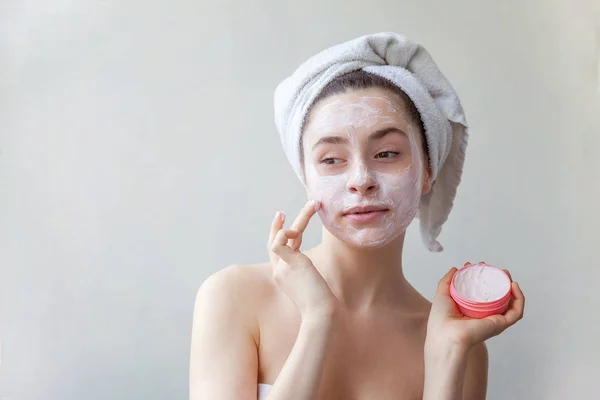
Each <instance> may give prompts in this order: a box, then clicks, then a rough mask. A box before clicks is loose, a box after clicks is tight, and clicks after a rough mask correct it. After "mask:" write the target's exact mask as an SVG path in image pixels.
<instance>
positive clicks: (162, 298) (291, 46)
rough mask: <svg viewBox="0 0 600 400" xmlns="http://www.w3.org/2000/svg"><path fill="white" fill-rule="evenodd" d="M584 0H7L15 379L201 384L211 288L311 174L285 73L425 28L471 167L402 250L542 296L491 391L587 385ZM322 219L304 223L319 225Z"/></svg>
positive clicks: (125, 392)
mask: <svg viewBox="0 0 600 400" xmlns="http://www.w3.org/2000/svg"><path fill="white" fill-rule="evenodd" d="M592 3H593V2H592V1H591V0H590V1H584V0H582V1H572V0H562V1H560V0H550V1H549V0H545V1H541V0H537V1H531V0H530V1H526V2H525V1H518V0H509V1H502V2H498V1H497V2H489V1H475V0H472V1H464V0H461V1H452V2H450V1H445V0H436V1H433V0H428V1H418V2H416V1H398V0H394V1H386V0H369V1H354V0H344V1H341V0H329V1H323V0H318V1H313V0H305V1H302V2H283V1H272V0H271V1H264V0H263V1H253V0H245V1H241V0H237V1H231V0H230V1H222V0H221V1H211V2H208V1H186V0H176V1H142V0H120V1H115V0H110V1H91V0H77V1H75V0H55V1H51V2H50V1H45V0H20V1H17V0H4V1H2V2H1V3H0V46H1V48H0V50H1V51H0V339H1V341H2V350H3V351H2V365H1V366H0V398H3V399H10V400H48V399H51V400H87V399H89V400H100V399H127V400H129V399H183V398H187V382H188V361H189V342H190V330H191V317H192V307H193V302H194V296H195V293H196V290H197V288H198V287H199V285H200V284H201V282H202V281H203V280H204V279H205V278H206V277H207V276H208V275H209V274H211V273H213V272H215V271H217V270H219V269H221V268H223V267H225V266H227V265H229V264H233V263H251V262H258V261H263V260H266V259H267V257H266V254H265V250H264V249H265V243H266V239H267V233H268V227H269V223H270V221H271V218H272V217H273V214H274V212H275V211H276V210H279V209H282V210H284V211H285V212H287V213H288V214H295V213H296V212H297V210H298V209H299V207H300V206H301V205H302V204H303V202H304V199H305V196H304V192H303V189H302V187H301V185H300V184H299V183H298V181H297V180H296V178H295V176H294V174H293V172H292V170H291V168H290V167H289V166H288V165H287V163H286V160H285V157H284V154H283V152H282V151H281V148H280V145H279V141H278V138H277V134H276V132H275V128H274V123H273V120H272V118H273V117H272V93H273V89H274V88H275V86H276V84H277V83H278V82H279V81H280V80H281V79H282V78H284V77H285V76H286V75H287V74H288V73H290V72H291V71H292V69H293V68H295V67H296V66H297V65H298V64H299V63H300V62H302V61H303V60H304V59H305V58H307V57H308V56H310V55H312V54H313V53H315V52H316V51H318V50H321V49H322V48H324V47H326V46H329V45H332V44H335V43H338V42H341V41H345V40H347V39H350V38H353V37H356V36H358V35H362V34H366V33H373V32H377V31H388V30H390V31H398V32H401V33H403V34H405V35H407V36H409V37H411V38H414V39H416V40H418V41H420V42H422V43H423V44H424V45H425V46H426V47H427V48H428V49H429V50H430V52H431V53H432V54H433V56H434V58H435V59H436V60H437V62H438V63H439V65H440V67H441V69H442V70H443V71H444V72H445V73H446V74H447V76H448V77H449V79H450V80H451V82H452V83H453V84H454V86H455V88H456V89H457V91H458V92H459V94H460V95H461V98H462V101H463V103H464V106H465V109H466V111H467V116H468V119H469V122H470V124H471V129H470V132H471V142H470V148H469V154H468V157H467V164H466V167H465V174H464V180H463V184H462V185H461V187H460V190H459V195H458V198H457V203H456V207H455V210H454V212H453V214H452V215H451V218H450V221H449V222H448V224H447V226H446V227H445V229H444V232H443V235H442V238H441V240H442V243H443V244H444V245H445V247H446V251H445V252H444V253H441V254H429V253H427V252H426V251H425V249H424V248H423V246H422V245H421V243H420V239H419V236H418V231H417V229H415V226H413V227H411V229H410V233H409V235H408V241H407V251H406V260H405V261H406V273H407V275H408V277H409V279H410V280H411V282H413V283H414V284H415V285H416V287H417V288H418V289H420V290H421V291H422V292H423V293H424V294H425V295H426V296H427V297H429V298H431V295H432V294H433V291H434V288H435V285H436V283H437V281H438V279H439V278H440V277H441V275H442V274H443V273H444V272H445V271H446V270H447V269H448V268H449V266H451V265H457V264H462V263H463V262H465V261H467V260H471V261H479V260H482V259H483V260H486V261H488V262H491V263H494V264H497V265H499V266H502V267H505V268H509V269H511V270H512V271H513V274H514V277H515V279H517V280H519V281H520V282H521V284H522V287H523V289H524V291H525V292H526V295H527V296H528V304H527V311H526V318H525V319H524V320H523V321H521V322H520V323H519V324H518V325H517V326H516V327H514V328H513V329H511V330H509V331H507V332H505V333H504V334H503V335H502V336H501V337H498V338H495V339H493V340H491V341H490V342H489V349H490V357H491V364H490V382H489V398H490V399H527V400H532V399H544V400H551V399H583V398H591V397H594V396H595V395H597V393H598V390H599V386H600V384H599V377H600V348H599V344H598V341H599V338H600V321H599V319H600V317H599V314H600V313H599V312H598V310H597V308H598V305H600V291H599V290H598V287H599V278H600V276H599V275H600V272H599V271H600V268H599V264H600V262H599V261H598V258H597V257H596V254H595V249H596V248H597V247H598V242H599V241H598V228H597V227H598V226H599V225H600V211H599V210H598V204H600V184H599V181H600V178H599V177H598V172H599V170H600V161H599V160H600V158H599V157H598V156H597V154H598V148H600V134H599V132H600V126H599V118H598V115H599V113H600V111H599V110H600V83H599V76H600V69H599V61H600V55H599V54H600V31H599V29H600V28H599V21H600V14H599V13H598V7H597V4H598V3H596V2H594V3H595V4H592ZM319 232H320V230H319V224H318V223H316V222H315V223H313V225H312V226H311V228H310V231H309V234H308V240H307V242H308V243H307V244H309V245H310V244H315V243H317V241H318V237H319Z"/></svg>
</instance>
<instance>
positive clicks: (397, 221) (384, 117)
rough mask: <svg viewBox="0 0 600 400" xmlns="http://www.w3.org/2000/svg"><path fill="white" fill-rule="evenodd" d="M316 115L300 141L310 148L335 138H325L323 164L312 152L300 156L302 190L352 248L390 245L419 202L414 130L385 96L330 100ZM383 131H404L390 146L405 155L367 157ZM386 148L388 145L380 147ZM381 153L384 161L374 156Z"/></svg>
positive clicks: (326, 223)
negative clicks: (304, 188)
mask: <svg viewBox="0 0 600 400" xmlns="http://www.w3.org/2000/svg"><path fill="white" fill-rule="evenodd" d="M315 111H316V112H315V118H314V119H313V121H311V122H310V124H309V125H308V126H307V132H306V135H307V141H306V142H305V143H307V144H310V145H311V146H314V144H315V143H318V142H319V141H322V140H323V138H324V137H332V136H333V137H338V139H335V140H327V141H328V142H330V143H333V144H332V145H330V148H329V149H328V151H327V152H326V153H327V154H326V155H325V156H324V157H325V163H324V162H323V158H321V157H316V158H315V157H314V154H313V157H306V158H305V159H306V160H307V161H306V163H305V168H306V170H305V171H306V186H307V191H308V194H309V197H310V198H312V199H314V200H318V201H320V202H321V204H322V207H321V209H320V211H319V216H320V218H321V220H322V222H323V225H324V226H325V228H326V229H327V230H328V231H329V232H331V233H332V234H333V235H334V236H336V237H337V238H339V239H340V240H343V241H345V242H347V243H349V244H352V245H353V246H356V247H370V248H374V247H380V246H383V245H385V244H388V243H390V242H391V241H393V240H394V239H396V238H397V237H398V236H400V235H401V234H402V233H403V232H405V231H406V228H407V227H408V225H409V224H410V222H411V221H412V220H413V218H414V217H415V215H416V213H417V209H418V205H419V200H420V198H421V194H422V178H423V163H422V159H421V153H420V151H419V145H418V141H417V136H416V134H417V133H418V132H416V130H415V129H414V128H413V127H411V125H410V124H409V123H407V121H406V119H405V118H404V113H403V109H402V108H401V107H399V106H396V105H394V103H393V102H392V101H390V99H388V98H387V97H385V96H382V97H368V96H362V97H359V96H354V98H353V99H347V98H342V99H334V100H332V101H329V102H326V103H325V104H323V105H322V106H321V107H318V108H317V109H315ZM386 128H390V129H391V132H388V135H400V133H398V131H394V129H397V130H400V131H402V132H403V133H402V135H404V137H403V139H402V140H401V141H398V140H396V141H395V142H393V141H392V142H393V143H402V145H400V146H396V147H395V148H398V147H402V153H409V154H400V155H398V154H393V153H394V152H393V151H383V152H380V153H377V154H371V153H373V152H370V150H369V148H368V146H370V144H369V140H373V139H372V137H373V136H372V135H373V133H374V132H382V131H384V130H385V129H386ZM375 140H377V139H375ZM381 140H385V139H381ZM336 142H337V143H336ZM392 147H393V146H392ZM375 148H377V146H376V147H375ZM386 148H389V146H387V147H386V146H383V148H382V149H383V150H385V149H386ZM315 149H316V147H315ZM311 151H312V150H311ZM315 151H316V150H315ZM388 153H389V154H388ZM381 154H383V156H384V157H383V158H379V156H380V155H381ZM390 155H391V157H389V156H390ZM327 157H329V158H327Z"/></svg>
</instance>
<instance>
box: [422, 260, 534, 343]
mask: <svg viewBox="0 0 600 400" xmlns="http://www.w3.org/2000/svg"><path fill="white" fill-rule="evenodd" d="M468 264H470V263H467V264H465V265H468ZM456 271H457V269H456V268H452V269H451V270H450V271H448V273H447V274H446V275H445V276H444V277H443V278H442V279H441V280H440V282H439V284H438V288H437V291H436V294H435V298H434V299H433V305H432V308H431V313H430V314H429V321H428V323H427V340H426V345H427V344H429V345H432V346H437V345H438V344H445V345H451V346H458V347H460V348H465V349H469V348H471V347H473V346H474V345H476V344H478V343H481V342H484V341H485V340H487V339H489V338H491V337H493V336H496V335H499V334H500V333H502V332H503V331H504V330H505V329H506V328H508V327H510V326H512V325H514V324H515V323H516V322H517V321H519V320H520V319H521V318H523V310H524V307H525V296H524V295H523V292H522V291H521V288H520V287H519V284H518V283H517V282H512V283H511V285H512V288H511V289H512V296H513V298H512V300H511V302H510V304H509V306H508V309H507V310H506V312H504V314H502V315H500V314H498V315H491V316H489V317H485V318H481V319H474V318H469V317H467V316H465V315H463V314H462V313H461V312H460V311H459V309H458V306H457V305H456V303H455V302H454V300H453V299H452V297H450V282H451V281H452V277H453V276H454V274H455V273H456ZM504 272H506V273H507V274H508V276H509V277H510V273H509V272H508V271H507V270H504ZM511 281H512V278H511Z"/></svg>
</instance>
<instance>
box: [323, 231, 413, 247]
mask: <svg viewBox="0 0 600 400" xmlns="http://www.w3.org/2000/svg"><path fill="white" fill-rule="evenodd" d="M327 230H328V231H329V232H330V233H331V234H332V235H333V236H335V237H336V238H338V239H339V240H340V241H342V242H344V243H346V244H347V245H349V246H351V247H353V248H356V249H364V250H375V249H378V248H381V247H384V246H386V245H388V244H390V243H392V242H393V241H394V240H396V239H397V238H398V237H399V236H400V235H401V234H402V233H403V231H401V230H398V231H395V232H390V231H389V230H386V229H381V228H378V227H373V228H365V229H355V228H353V227H333V229H329V228H328V229H327Z"/></svg>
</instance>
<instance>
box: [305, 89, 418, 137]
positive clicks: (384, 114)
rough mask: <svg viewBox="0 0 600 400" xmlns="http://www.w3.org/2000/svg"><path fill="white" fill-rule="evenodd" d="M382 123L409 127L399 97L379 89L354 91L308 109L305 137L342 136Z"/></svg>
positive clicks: (378, 125)
mask: <svg viewBox="0 0 600 400" xmlns="http://www.w3.org/2000/svg"><path fill="white" fill-rule="evenodd" d="M383 126H397V127H399V128H401V130H403V131H407V130H409V129H410V127H409V123H408V121H407V118H406V111H405V107H404V106H403V104H402V101H401V99H400V96H398V95H396V94H395V93H392V92H389V91H387V90H383V89H379V88H372V89H363V90H353V91H349V92H345V93H340V94H336V95H333V96H331V97H328V98H326V99H324V100H322V101H321V102H319V103H318V104H317V105H316V106H315V108H314V110H313V111H312V112H311V115H310V119H309V121H308V123H307V126H306V131H305V136H309V137H310V139H309V138H306V139H308V140H311V141H312V140H318V139H319V137H321V136H323V135H330V134H339V135H344V134H349V133H350V132H349V131H356V130H361V128H365V129H366V130H371V129H376V128H381V127H383ZM353 133H356V132H353Z"/></svg>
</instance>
